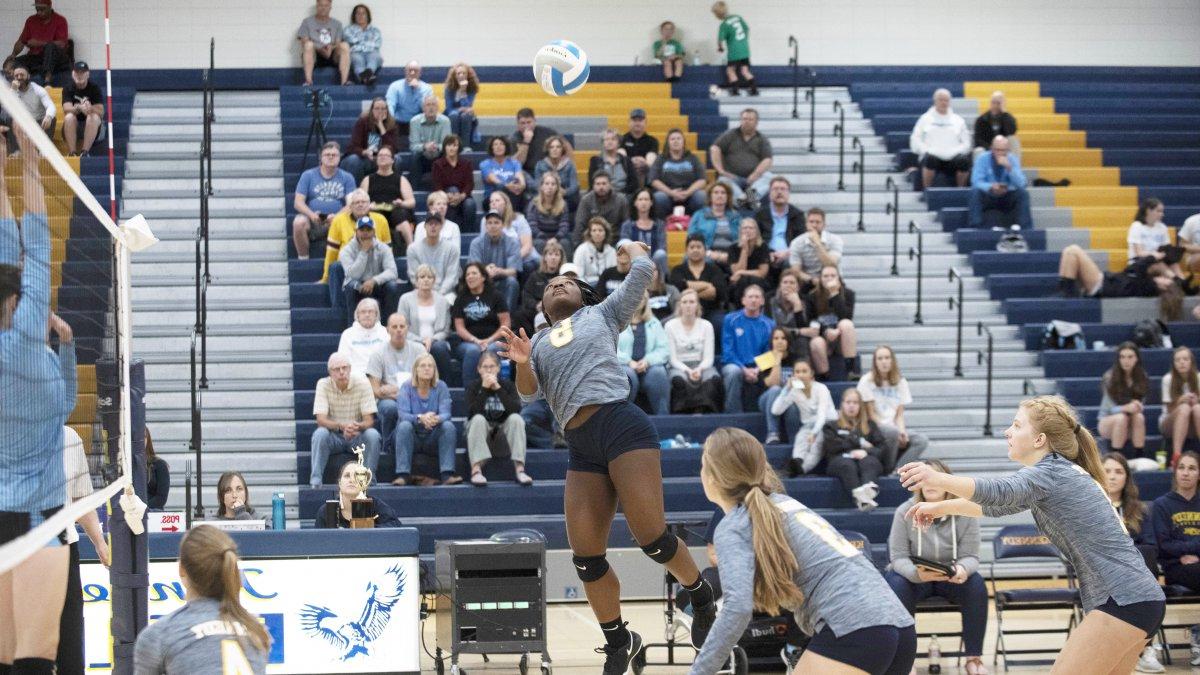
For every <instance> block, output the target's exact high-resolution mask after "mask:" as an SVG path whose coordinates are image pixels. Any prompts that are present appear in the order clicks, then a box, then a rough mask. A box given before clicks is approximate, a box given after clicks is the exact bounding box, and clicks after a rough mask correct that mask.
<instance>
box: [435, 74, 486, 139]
mask: <svg viewBox="0 0 1200 675" xmlns="http://www.w3.org/2000/svg"><path fill="white" fill-rule="evenodd" d="M478 93H479V76H478V75H476V74H475V69H474V68H472V67H471V66H469V65H467V64H465V63H462V62H461V61H460V62H459V63H456V64H454V65H453V66H450V70H449V72H447V73H446V88H445V93H444V95H443V98H444V100H445V102H446V117H449V118H450V133H452V134H455V135H456V136H458V137H459V138H461V139H462V140H463V145H464V146H466V147H464V148H463V152H471V146H472V145H474V144H476V143H479V141H480V140H481V139H480V137H479V119H478V118H477V117H476V116H475V96H476V95H477V94H478Z"/></svg>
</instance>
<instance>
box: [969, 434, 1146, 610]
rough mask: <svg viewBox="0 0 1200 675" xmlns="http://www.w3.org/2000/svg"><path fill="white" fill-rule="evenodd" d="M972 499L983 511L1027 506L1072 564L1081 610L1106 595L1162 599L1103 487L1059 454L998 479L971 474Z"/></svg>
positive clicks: (1121, 601) (1122, 600)
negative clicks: (973, 480)
mask: <svg viewBox="0 0 1200 675" xmlns="http://www.w3.org/2000/svg"><path fill="white" fill-rule="evenodd" d="M971 499H972V501H974V502H975V503H977V504H979V505H980V506H982V507H983V514H984V515H985V516H993V517H995V516H1007V515H1010V514H1013V513H1019V512H1021V511H1024V510H1025V509H1029V510H1030V511H1031V512H1032V513H1033V520H1034V522H1036V523H1037V526H1038V529H1039V530H1041V532H1042V533H1043V534H1045V535H1046V536H1047V537H1048V538H1049V539H1050V541H1051V542H1053V543H1054V545H1055V546H1057V547H1058V550H1059V551H1060V552H1062V554H1063V557H1064V558H1066V560H1067V562H1068V563H1070V564H1071V566H1072V567H1073V568H1074V569H1075V573H1076V574H1077V575H1078V577H1079V595H1080V601H1081V603H1082V604H1083V611H1084V612H1090V611H1092V610H1093V609H1095V608H1096V607H1098V606H1100V605H1102V604H1104V603H1105V602H1108V599H1109V598H1112V599H1113V600H1115V601H1116V603H1117V604H1118V605H1128V604H1132V603H1135V602H1149V601H1153V600H1162V599H1164V596H1163V592H1162V588H1160V587H1159V585H1158V582H1157V581H1156V580H1155V579H1154V577H1153V576H1151V575H1150V571H1149V570H1148V569H1147V568H1146V563H1145V562H1144V561H1143V559H1142V555H1141V554H1140V553H1139V552H1138V550H1137V548H1135V547H1134V545H1133V540H1132V539H1130V538H1129V535H1128V534H1127V533H1126V531H1125V526H1124V524H1122V522H1121V517H1120V516H1118V515H1117V511H1116V509H1114V508H1113V505H1112V502H1110V501H1109V500H1108V495H1106V494H1105V493H1104V488H1102V487H1100V484H1099V483H1097V482H1096V480H1095V479H1094V478H1092V477H1091V475H1089V474H1088V472H1086V471H1084V470H1083V468H1082V467H1080V466H1079V465H1078V464H1076V463H1074V462H1072V461H1071V460H1069V459H1067V458H1065V457H1063V456H1062V455H1059V454H1058V453H1050V454H1048V455H1046V456H1045V457H1043V458H1042V459H1040V460H1039V461H1038V462H1037V464H1034V465H1033V466H1027V467H1024V468H1023V469H1021V470H1020V471H1018V472H1016V473H1014V474H1012V475H1010V476H1005V477H1003V478H976V479H975V495H974V496H973V497H972V498H971Z"/></svg>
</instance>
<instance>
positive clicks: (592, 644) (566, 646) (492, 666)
mask: <svg viewBox="0 0 1200 675" xmlns="http://www.w3.org/2000/svg"><path fill="white" fill-rule="evenodd" d="M623 612H624V614H623V616H624V618H625V620H626V621H628V622H629V627H630V628H631V629H633V630H636V631H637V632H638V633H640V634H641V636H642V639H643V640H645V641H646V642H651V643H652V642H660V641H662V639H663V637H664V636H663V630H664V625H665V620H664V616H663V604H662V603H661V602H627V603H625V604H624V606H623ZM1067 618H1068V615H1067V613H1066V612H1056V611H1045V612H1037V613H1034V612H1024V613H1020V614H1013V615H1012V616H1010V617H1008V618H1007V620H1006V621H1005V626H1006V628H1011V629H1020V628H1036V627H1053V626H1065V625H1066V622H1067ZM546 620H547V623H548V625H549V631H550V643H549V644H550V656H551V658H552V659H553V662H554V672H555V673H566V674H569V675H575V674H579V675H582V674H583V673H589V674H594V673H597V672H599V670H600V665H601V664H602V663H603V659H602V657H601V655H599V654H596V653H595V652H594V651H593V650H594V649H595V648H596V647H598V646H600V645H601V644H603V642H604V638H603V637H602V636H601V634H600V628H599V626H597V625H596V620H595V618H594V617H593V616H592V612H591V610H590V609H589V608H588V606H587V605H586V604H584V603H555V604H551V605H550V607H549V609H548V611H547V617H546ZM1183 620H1184V619H1183V617H1182V613H1181V612H1179V611H1176V610H1171V609H1168V611H1167V621H1168V622H1170V623H1182V622H1183ZM435 621H436V618H435V617H432V616H431V617H430V619H429V620H428V621H426V622H425V627H424V639H425V645H426V647H428V649H429V651H430V652H432V651H433V649H434V646H435V643H436V642H437V638H436V630H435V623H434V622H435ZM958 627H959V621H958V617H956V616H954V615H952V614H944V615H922V616H921V618H920V622H919V628H920V630H921V631H922V632H925V631H930V632H932V631H934V630H938V629H945V630H949V631H956V630H958ZM1183 633H1184V631H1183V630H1182V629H1177V630H1174V631H1171V632H1170V633H1169V634H1168V637H1169V638H1170V639H1171V640H1175V641H1179V640H1184V639H1186V638H1185V636H1184V634H1183ZM995 639H996V617H995V613H994V612H993V614H992V615H991V616H990V617H989V618H988V633H987V637H986V638H985V639H984V648H983V652H984V664H985V665H986V666H987V667H988V669H989V670H990V671H991V672H993V673H999V672H1003V669H1002V668H1001V667H1000V666H999V665H998V664H997V665H996V666H993V665H992V662H991V661H992V654H993V651H994V650H993V645H994V644H995ZM1061 639H1062V638H1061V637H1059V636H1053V635H1045V636H1017V637H1014V638H1010V639H1009V640H1008V645H1009V647H1010V648H1016V647H1018V646H1034V645H1045V644H1049V643H1050V642H1051V641H1052V640H1061ZM951 642H953V640H951V639H945V638H943V639H942V640H940V643H941V646H942V649H947V650H949V649H953V648H954V646H955V645H953V644H950V643H951ZM920 646H921V648H922V649H923V648H924V641H923V640H922V642H921V644H920ZM538 656H539V655H536V654H535V655H532V656H531V657H530V665H531V666H535V665H536V664H537V663H538V661H537V658H538ZM650 656H651V658H652V659H655V660H661V659H665V657H666V652H665V651H662V650H658V651H654V652H652V653H651V655H650ZM1173 656H1174V659H1175V662H1174V664H1173V665H1171V666H1167V672H1168V673H1190V672H1194V671H1195V672H1200V668H1192V667H1190V666H1189V665H1188V654H1187V651H1186V650H1180V649H1176V650H1175V651H1174V652H1173ZM490 658H491V661H490V662H489V663H484V661H483V658H482V657H481V656H478V655H474V654H467V655H463V656H462V657H461V658H460V659H459V665H460V666H461V667H463V668H464V669H466V670H467V671H468V672H469V673H474V672H489V673H516V672H518V670H517V661H518V658H519V657H518V656H517V655H508V654H502V655H496V656H492V657H490ZM676 658H677V660H680V661H682V662H683V665H680V666H649V667H647V668H646V671H645V672H647V673H686V672H687V664H688V663H690V662H691V658H692V650H691V649H690V648H687V647H684V648H682V649H680V650H679V651H678V653H677V655H676ZM942 664H943V667H942V673H943V675H958V674H959V673H965V672H966V671H964V670H960V669H959V668H956V667H955V666H954V659H953V658H950V657H945V658H943V659H942ZM916 665H917V672H918V673H920V674H921V675H924V673H926V672H927V671H926V665H927V664H926V662H925V661H924V660H922V659H918V661H917V664H916ZM433 670H434V662H433V659H431V658H430V657H429V656H428V655H427V654H422V655H421V671H422V672H432V671H433ZM1010 670H1011V671H1013V672H1020V673H1031V674H1032V673H1049V672H1050V667H1049V666H1048V665H1047V666H1028V667H1027V666H1020V667H1018V666H1014V667H1013V668H1011V669H1010ZM780 671H782V664H781V665H780ZM446 672H449V659H448V658H447V661H446ZM530 672H531V673H535V674H536V673H537V672H538V671H537V670H536V669H535V668H532V667H531V669H530Z"/></svg>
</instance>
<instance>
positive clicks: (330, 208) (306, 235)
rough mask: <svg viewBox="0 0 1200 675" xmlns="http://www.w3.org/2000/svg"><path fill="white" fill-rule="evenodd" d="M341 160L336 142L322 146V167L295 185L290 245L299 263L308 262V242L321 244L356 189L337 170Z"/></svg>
mask: <svg viewBox="0 0 1200 675" xmlns="http://www.w3.org/2000/svg"><path fill="white" fill-rule="evenodd" d="M341 160H342V150H341V146H339V145H338V144H337V141H329V142H328V143H326V144H325V145H323V146H321V163H320V164H319V165H318V166H315V167H313V168H311V169H308V170H307V171H305V172H304V173H302V174H300V180H299V181H297V182H296V196H295V197H294V198H293V200H292V205H293V206H294V207H295V209H296V217H295V218H293V219H292V241H293V242H294V243H295V244H296V257H297V258H299V259H301V260H308V252H309V242H310V241H321V240H324V239H325V236H326V235H327V234H329V223H330V222H332V221H333V216H334V215H335V214H337V213H338V212H339V211H341V210H342V208H343V207H345V205H346V195H348V194H350V193H351V192H354V188H356V187H358V186H356V185H355V184H354V176H351V175H350V174H349V173H348V172H346V171H343V170H341V169H339V168H338V162H340V161H341Z"/></svg>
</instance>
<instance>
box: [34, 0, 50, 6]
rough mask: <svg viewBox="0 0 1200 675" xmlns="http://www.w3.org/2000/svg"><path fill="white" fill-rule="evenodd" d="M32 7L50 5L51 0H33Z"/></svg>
mask: <svg viewBox="0 0 1200 675" xmlns="http://www.w3.org/2000/svg"><path fill="white" fill-rule="evenodd" d="M33 6H34V7H52V6H53V4H52V2H51V0H33Z"/></svg>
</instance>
